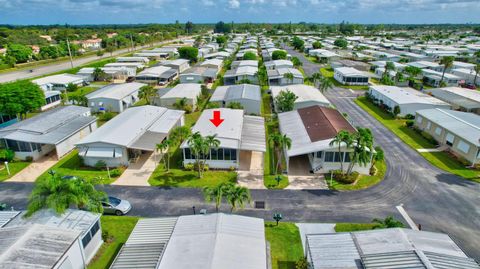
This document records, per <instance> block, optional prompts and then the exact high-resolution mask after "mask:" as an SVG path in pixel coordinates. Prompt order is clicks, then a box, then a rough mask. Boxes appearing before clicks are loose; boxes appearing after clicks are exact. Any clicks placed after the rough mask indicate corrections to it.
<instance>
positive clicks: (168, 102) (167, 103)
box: [158, 97, 197, 109]
mask: <svg viewBox="0 0 480 269" xmlns="http://www.w3.org/2000/svg"><path fill="white" fill-rule="evenodd" d="M178 99H181V98H173V97H172V98H162V97H160V99H159V102H158V105H159V106H163V107H166V108H171V109H175V107H174V106H173V104H175V102H176V101H177V100H178ZM187 104H189V105H191V106H192V108H193V109H195V108H196V106H197V100H196V99H191V98H187Z"/></svg>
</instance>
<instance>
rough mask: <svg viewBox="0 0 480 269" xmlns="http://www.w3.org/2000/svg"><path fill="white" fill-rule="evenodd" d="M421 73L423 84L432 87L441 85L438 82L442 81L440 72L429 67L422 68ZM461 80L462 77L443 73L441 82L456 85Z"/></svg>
mask: <svg viewBox="0 0 480 269" xmlns="http://www.w3.org/2000/svg"><path fill="white" fill-rule="evenodd" d="M422 73H423V82H424V83H425V84H427V85H430V86H433V87H441V85H440V84H441V82H442V72H437V71H433V70H430V69H423V70H422ZM461 80H462V78H461V77H459V76H456V75H453V74H450V73H445V74H443V83H445V84H446V86H458V84H459V83H460V81H461Z"/></svg>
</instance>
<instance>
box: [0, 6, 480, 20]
mask: <svg viewBox="0 0 480 269" xmlns="http://www.w3.org/2000/svg"><path fill="white" fill-rule="evenodd" d="M0 10H1V12H0V24H5V23H8V24H57V23H58V24H65V23H68V24H105V23H122V24H128V23H172V22H175V20H179V21H180V22H185V21H187V20H191V21H193V22H194V23H195V22H196V23H202V22H217V21H219V20H223V21H232V20H233V21H235V22H289V21H292V22H299V21H305V22H318V23H338V22H341V21H342V20H345V21H349V22H354V23H480V0H0Z"/></svg>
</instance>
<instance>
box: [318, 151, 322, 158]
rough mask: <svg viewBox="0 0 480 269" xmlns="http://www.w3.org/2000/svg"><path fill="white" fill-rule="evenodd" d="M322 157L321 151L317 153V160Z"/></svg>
mask: <svg viewBox="0 0 480 269" xmlns="http://www.w3.org/2000/svg"><path fill="white" fill-rule="evenodd" d="M322 156H323V151H317V159H321V158H322Z"/></svg>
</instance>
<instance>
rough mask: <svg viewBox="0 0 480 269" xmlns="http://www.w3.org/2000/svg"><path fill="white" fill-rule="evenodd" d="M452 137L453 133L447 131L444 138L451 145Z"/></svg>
mask: <svg viewBox="0 0 480 269" xmlns="http://www.w3.org/2000/svg"><path fill="white" fill-rule="evenodd" d="M454 139H455V136H453V134H451V133H448V134H447V136H446V138H445V140H446V143H447V145H449V146H453V140H454Z"/></svg>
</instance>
